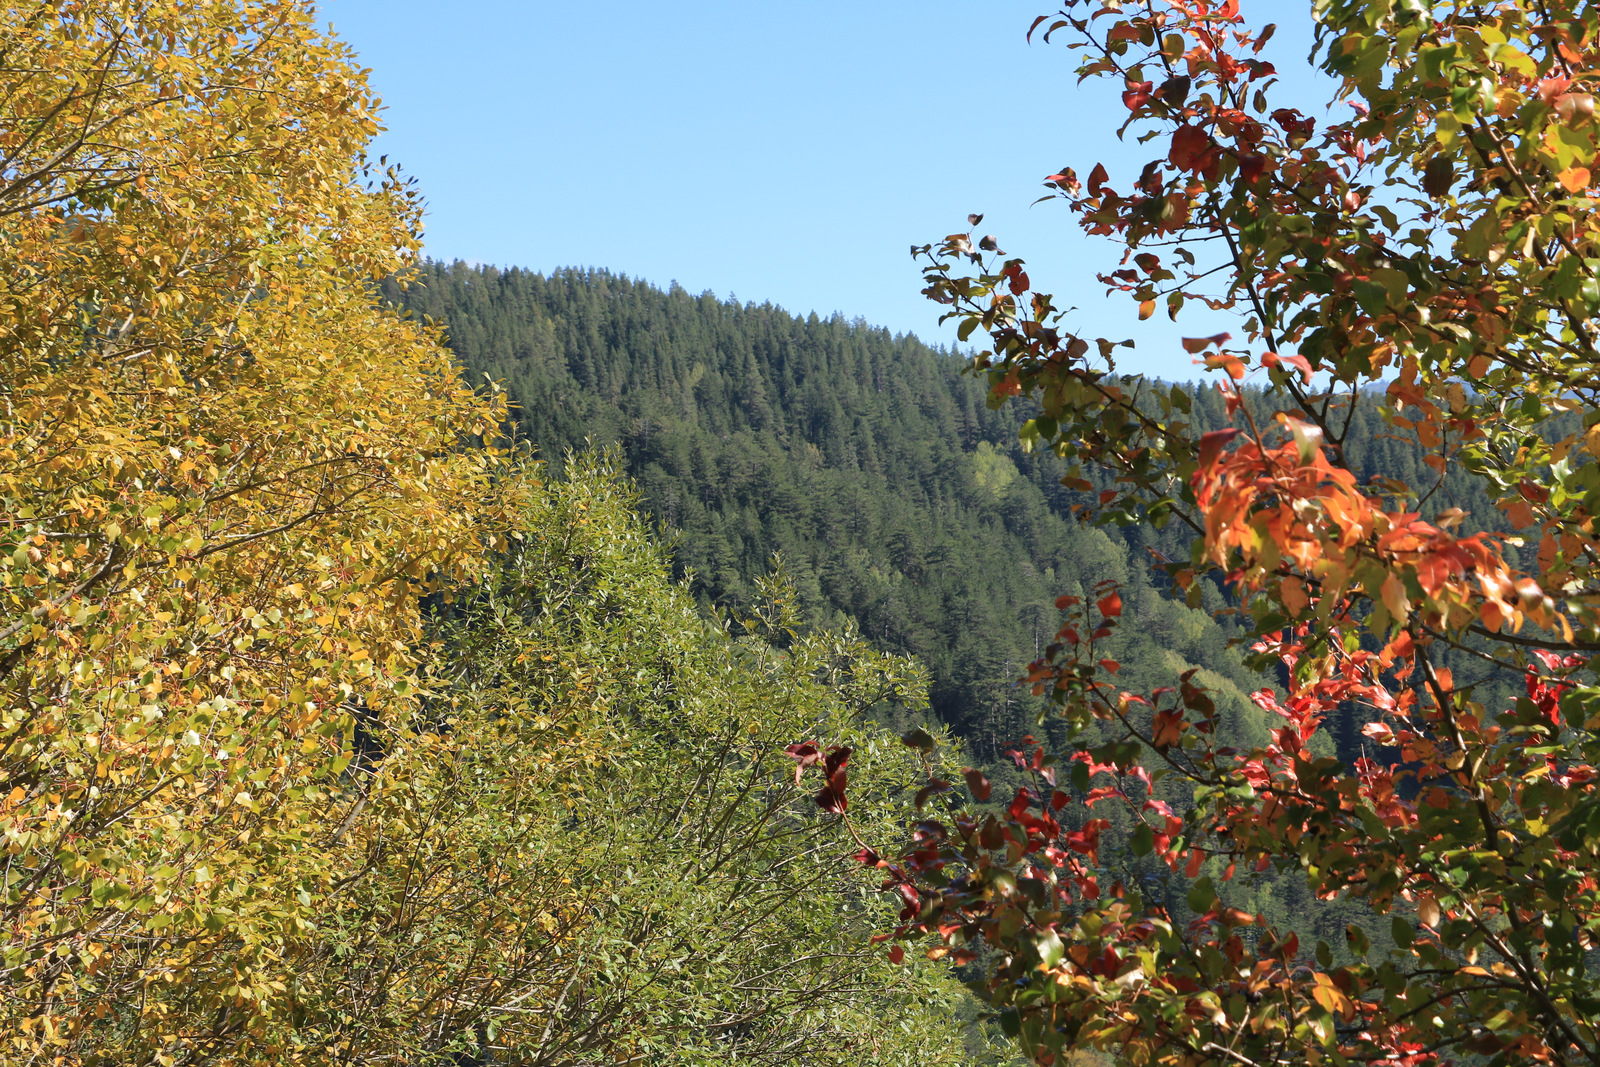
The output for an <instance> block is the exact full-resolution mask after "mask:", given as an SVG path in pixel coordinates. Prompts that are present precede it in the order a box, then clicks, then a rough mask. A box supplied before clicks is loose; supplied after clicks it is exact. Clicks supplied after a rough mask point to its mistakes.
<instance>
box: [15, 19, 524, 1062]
mask: <svg viewBox="0 0 1600 1067" xmlns="http://www.w3.org/2000/svg"><path fill="white" fill-rule="evenodd" d="M313 15H314V11H313V9H312V7H311V5H310V4H308V3H301V2H296V0H259V2H257V0H205V2H189V0H83V2H73V0H49V2H37V0H24V2H22V3H17V4H11V5H8V6H6V7H5V9H4V10H3V11H0V699H3V704H0V847H3V850H4V855H3V857H0V862H3V866H0V1061H4V1062H12V1063H30V1062H34V1063H49V1062H96V1061H99V1062H112V1061H114V1062H118V1063H162V1064H173V1063H196V1062H206V1061H217V1060H230V1059H231V1060H235V1061H238V1062H243V1061H247V1060H250V1059H252V1058H272V1057H275V1056H279V1055H287V1053H286V1052H285V1050H284V1049H282V1048H279V1047H276V1046H274V1045H273V1044H272V1040H273V1039H272V1037H271V1035H272V1034H273V1033H276V1032H279V1030H280V1029H282V1028H283V1027H288V1028H290V1029H292V1025H293V1021H294V1017H295V1012H296V1011H297V1010H299V1008H298V1006H297V1005H296V1003H295V994H294V990H293V989H292V988H289V986H290V984H291V983H289V982H286V977H289V976H292V974H293V972H294V966H295V964H294V958H293V957H294V954H295V953H296V952H298V951H300V949H299V948H298V947H297V946H298V945H299V944H300V943H301V941H302V940H303V939H305V938H307V937H309V936H310V934H311V933H312V932H314V928H315V925H316V921H317V920H316V915H317V913H318V911H319V909H325V908H326V906H327V902H328V900H329V899H330V895H331V894H336V893H337V892H338V890H339V879H340V878H341V877H349V874H348V872H345V873H341V871H342V868H341V867H340V866H339V863H340V861H339V860H338V858H337V857H338V850H337V849H336V848H334V847H333V845H334V844H336V843H337V840H338V838H339V835H340V833H341V832H342V829H343V828H344V827H345V826H346V825H347V824H348V823H349V822H351V821H352V820H354V819H356V818H357V817H358V816H359V815H360V813H361V810H362V807H361V805H362V803H363V800H362V796H363V794H362V790H361V788H360V783H361V777H360V774H359V771H358V770H356V769H352V768H350V767H349V764H350V761H351V760H352V758H353V757H359V755H360V752H361V742H362V738H363V736H364V734H363V729H362V727H361V722H362V721H363V720H367V721H374V722H381V721H384V720H385V717H386V716H387V717H390V718H392V717H393V716H395V715H402V716H414V715H415V714H416V709H417V707H418V706H419V705H418V704H417V702H416V701H415V698H414V696H413V695H411V694H410V693H409V692H408V689H409V686H410V684H411V683H410V682H409V681H408V680H409V679H410V678H411V677H412V674H413V670H412V668H413V658H412V657H413V654H412V651H411V649H412V643H413V641H414V639H415V634H416V632H417V622H418V615H417V611H418V608H417V604H418V596H419V593H421V592H423V591H424V590H425V589H426V588H428V587H429V586H430V584H432V583H435V582H438V581H441V580H448V579H450V578H451V577H452V576H453V572H454V571H455V570H456V569H457V568H459V567H460V566H462V565H463V561H469V560H471V559H472V558H474V557H475V556H476V555H477V554H478V553H479V552H480V550H481V549H482V548H483V547H485V546H483V545H481V544H479V543H478V542H479V541H480V540H481V539H482V536H483V535H481V534H480V533H478V531H480V530H482V529H485V528H491V527H486V526H484V525H483V524H482V522H481V519H482V516H481V515H480V514H478V512H479V511H480V510H481V508H483V507H484V506H485V504H484V501H485V500H486V499H487V498H486V496H485V494H484V492H483V489H484V486H485V485H486V484H487V482H488V480H489V479H488V476H489V474H491V473H492V472H493V468H494V465H495V464H496V462H497V460H496V457H495V455H494V453H493V451H492V450H485V449H481V448H479V449H464V448H462V447H461V444H462V442H463V441H464V440H467V439H470V438H472V437H474V436H481V435H483V434H485V433H486V432H492V431H493V428H494V427H495V426H496V425H497V424H498V422H499V420H500V418H501V412H500V411H499V410H498V409H497V406H496V405H495V404H494V403H493V402H488V401H481V400H479V399H476V398H474V396H473V395H472V393H471V392H470V391H469V390H468V389H467V388H466V387H465V386H464V385H463V384H462V383H461V381H460V379H459V377H458V375H457V373H456V372H455V370H454V368H453V367H452V365H451V363H450V361H449V359H448V358H447V357H446V355H445V354H444V353H443V351H442V350H441V348H440V347H439V346H438V344H437V339H436V338H434V337H431V336H429V335H428V333H427V332H426V331H424V330H422V329H419V328H418V327H416V326H415V325H412V324H410V323H407V322H405V321H402V320H401V319H400V318H399V317H398V316H396V315H395V314H393V313H392V312H389V311H385V310H381V309H379V308H378V307H377V306H376V304H375V303H374V301H373V300H372V299H371V296H370V294H371V284H372V281H373V279H376V278H379V277H382V276H386V275H389V274H391V273H393V272H394V271H396V270H400V269H403V268H404V266H405V264H406V263H407V262H408V260H409V259H410V258H411V257H412V256H413V254H414V252H415V249H416V248H417V238H416V233H417V230H418V218H417V216H418V204H417V202H416V199H415V196H414V194H413V193H412V191H411V190H410V189H409V187H408V186H407V184H406V183H405V182H404V181H403V180H401V179H400V178H399V177H398V176H397V175H396V174H395V173H394V172H392V171H390V172H384V171H382V170H380V169H377V168H374V167H373V166H372V165H370V164H369V163H368V161H367V159H366V157H365V154H364V151H365V146H366V145H367V143H368V142H369V140H370V139H371V138H372V136H373V135H374V134H375V133H376V132H377V130H378V128H379V127H378V118H377V101H376V99H375V98H374V97H373V96H372V94H371V93H370V91H369V90H368V88H367V86H366V84H365V81H364V77H363V71H362V70H361V69H360V68H359V67H358V66H356V65H355V63H354V62H353V61H352V57H351V55H350V53H349V52H348V50H347V49H346V48H345V46H343V45H341V44H339V43H338V42H337V41H334V40H332V39H330V38H329V37H327V36H325V35H323V34H321V33H319V32H318V31H317V30H316V29H315V26H314V24H313ZM423 747H425V746H423ZM394 906H395V907H402V906H405V902H404V901H396V902H395V904H394ZM290 1051H292V1050H290ZM318 1055H332V1056H334V1057H337V1050H322V1051H321V1052H319V1053H318Z"/></svg>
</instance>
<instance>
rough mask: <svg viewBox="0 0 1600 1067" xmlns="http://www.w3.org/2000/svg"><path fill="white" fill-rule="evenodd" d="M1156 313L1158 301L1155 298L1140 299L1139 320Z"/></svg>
mask: <svg viewBox="0 0 1600 1067" xmlns="http://www.w3.org/2000/svg"><path fill="white" fill-rule="evenodd" d="M1155 313H1156V302H1155V301H1154V300H1141V301H1139V320H1140V321H1141V322H1142V321H1144V320H1145V319H1148V318H1149V317H1150V316H1151V315H1154V314H1155Z"/></svg>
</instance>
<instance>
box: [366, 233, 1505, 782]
mask: <svg viewBox="0 0 1600 1067" xmlns="http://www.w3.org/2000/svg"><path fill="white" fill-rule="evenodd" d="M384 295H385V297H386V298H387V299H389V300H391V301H393V302H395V303H397V304H399V305H400V306H402V307H405V308H407V309H409V310H411V311H412V312H413V313H415V314H417V315H425V316H427V317H429V318H431V319H433V320H434V321H436V322H437V323H439V324H441V325H442V326H443V327H444V329H445V338H446V342H447V344H448V345H449V346H450V348H451V349H452V350H453V352H454V353H455V355H456V357H457V358H458V359H459V360H460V361H461V364H462V366H463V368H464V372H465V374H466V375H467V377H468V379H469V381H472V382H474V383H476V384H479V385H483V384H484V383H485V382H486V381H493V382H498V383H500V384H501V385H502V386H503V387H504V389H505V390H506V393H507V396H508V399H509V401H510V403H511V405H512V415H511V417H512V420H513V422H514V427H515V432H516V433H517V434H519V435H520V436H522V437H523V438H525V439H526V440H527V441H529V442H531V443H533V444H534V445H535V447H536V448H537V450H538V453H539V454H540V455H541V456H543V457H544V458H545V459H546V460H547V461H549V462H552V463H554V464H557V465H559V463H560V461H561V458H562V457H563V456H564V455H565V454H566V453H567V452H568V451H571V450H583V449H585V448H590V447H607V446H614V447H616V448H618V449H620V451H621V453H622V456H623V458H624V463H623V465H624V468H625V470H626V471H627V473H628V474H629V476H630V477H632V478H633V479H634V480H635V482H636V483H637V485H638V487H639V491H640V493H641V500H642V504H643V507H644V508H645V509H646V510H647V511H648V513H649V514H650V515H651V516H652V517H653V520H654V522H655V525H656V527H657V529H658V530H659V531H660V533H661V535H662V536H664V537H665V538H667V539H668V541H669V542H670V546H671V553H672V560H673V566H674V570H675V573H676V574H677V575H678V576H679V577H680V578H681V577H684V576H692V579H693V581H692V588H693V589H694V591H695V593H696V595H697V596H698V598H699V599H700V601H701V603H702V605H703V606H706V607H711V606H715V607H718V608H722V609H727V610H732V611H735V612H737V611H739V610H742V609H746V608H747V607H748V605H749V604H750V603H751V599H752V597H753V595H754V589H755V582H756V581H757V579H759V578H761V577H763V576H765V575H766V574H767V573H768V572H769V571H770V570H771V569H772V567H773V565H774V559H775V558H776V559H780V560H781V563H782V567H783V569H784V572H785V574H786V575H787V577H788V578H789V579H790V580H791V581H792V582H793V583H794V586H795V588H796V589H797V591H798V596H799V600H800V605H801V610H802V613H803V615H804V617H805V618H806V619H807V620H808V621H809V622H810V623H812V624H813V625H825V626H837V625H839V624H841V623H842V622H844V621H846V620H848V621H850V622H853V623H854V624H855V625H857V626H858V627H859V628H860V630H861V631H862V633H863V634H864V635H865V636H866V637H867V638H868V639H869V640H870V641H872V643H873V644H874V645H876V646H877V647H879V648H881V649H884V650H886V651H892V652H896V653H900V654H906V655H913V656H915V657H916V658H917V659H918V660H919V661H921V662H922V663H923V664H925V665H926V666H927V667H928V669H929V671H930V673H931V677H932V686H931V694H930V696H931V702H932V707H933V710H934V712H935V714H936V715H937V716H938V717H939V719H940V720H941V721H943V722H944V723H946V724H948V725H949V726H950V727H951V728H952V730H954V731H955V733H956V734H957V735H958V736H961V737H963V738H964V739H966V740H967V742H968V744H969V746H970V747H971V748H972V750H973V752H974V754H975V755H976V756H977V757H979V758H980V759H982V760H983V761H985V762H986V763H989V764H995V763H997V762H1003V754H1004V752H1005V751H1006V750H1007V749H1008V748H1010V747H1011V746H1012V745H1014V744H1016V743H1018V741H1019V740H1020V738H1022V737H1023V736H1024V735H1026V734H1028V733H1029V732H1031V731H1034V730H1035V729H1036V725H1037V724H1036V719H1037V716H1038V713H1039V711H1040V709H1041V708H1042V706H1043V705H1042V703H1041V702H1039V701H1036V700H1034V699H1032V698H1030V697H1029V696H1028V694H1027V691H1026V690H1025V689H1019V688H1018V687H1017V686H1016V681H1017V679H1018V678H1019V677H1020V676H1021V675H1022V674H1023V673H1025V667H1026V665H1027V664H1028V663H1029V662H1031V661H1032V660H1034V659H1036V658H1037V657H1038V656H1039V654H1040V651H1041V649H1042V648H1043V647H1044V646H1045V645H1047V644H1049V642H1050V641H1051V640H1052V637H1053V635H1054V633H1055V631H1056V629H1057V627H1058V625H1059V622H1060V619H1059V612H1058V611H1057V610H1056V608H1055V599H1056V598H1057V597H1058V596H1059V595H1061V594H1063V593H1065V594H1079V595H1081V594H1082V593H1083V591H1084V590H1085V589H1087V588H1089V587H1092V586H1093V585H1094V583H1096V582H1099V581H1102V580H1105V579H1114V580H1116V581H1117V582H1119V583H1121V584H1122V585H1123V586H1124V593H1123V595H1124V597H1125V599H1127V601H1128V602H1129V605H1130V608H1129V610H1130V611H1131V612H1132V613H1133V614H1134V617H1135V620H1136V623H1137V624H1136V625H1132V626H1128V627H1126V628H1125V629H1124V630H1123V631H1122V632H1121V633H1120V634H1119V635H1118V638H1117V642H1118V644H1117V647H1116V649H1115V655H1116V658H1117V660H1118V661H1119V662H1120V664H1121V666H1122V672H1123V674H1124V675H1125V676H1126V677H1128V678H1129V679H1130V680H1131V681H1132V682H1134V683H1139V684H1150V685H1155V684H1159V682H1158V681H1157V679H1159V678H1162V677H1170V676H1171V674H1172V672H1173V670H1174V668H1175V667H1177V668H1178V669H1183V666H1184V665H1196V666H1200V667H1202V668H1204V669H1205V671H1206V674H1205V675H1204V677H1205V678H1206V679H1207V680H1208V682H1209V684H1212V685H1214V686H1216V687H1217V688H1218V689H1219V690H1220V691H1221V693H1222V694H1223V696H1222V699H1223V700H1224V702H1225V703H1226V704H1227V705H1228V706H1229V707H1230V709H1232V713H1233V714H1234V715H1235V716H1237V717H1238V718H1239V719H1240V720H1241V721H1244V720H1253V719H1255V718H1257V716H1258V715H1259V712H1257V710H1256V709H1255V708H1254V707H1253V706H1251V705H1250V704H1249V702H1248V701H1247V700H1246V699H1245V694H1246V693H1248V692H1250V691H1251V690H1253V689H1256V688H1259V687H1260V686H1262V685H1264V684H1273V683H1276V682H1277V681H1279V679H1277V678H1273V677H1265V678H1264V677H1261V676H1259V675H1256V674H1254V673H1253V672H1251V671H1249V670H1247V669H1245V668H1244V666H1243V661H1242V658H1241V656H1240V650H1239V649H1237V648H1231V647H1230V646H1229V638H1230V636H1232V635H1233V633H1234V631H1233V630H1231V629H1230V628H1229V626H1228V624H1227V622H1226V619H1224V620H1223V622H1222V623H1221V624H1219V623H1218V622H1217V621H1216V620H1215V619H1214V618H1212V617H1211V615H1210V614H1209V613H1207V612H1202V611H1191V610H1189V609H1188V608H1187V607H1185V605H1184V604H1183V603H1182V602H1181V599H1182V597H1181V593H1176V591H1174V590H1173V589H1172V588H1171V586H1170V583H1169V582H1167V581H1166V579H1165V576H1164V575H1162V574H1159V573H1156V572H1154V571H1153V570H1152V568H1151V566H1150V564H1151V563H1152V562H1153V560H1154V559H1155V558H1156V557H1155V556H1154V555H1153V553H1160V554H1162V555H1164V556H1168V557H1173V556H1187V554H1188V544H1189V535H1190V531H1188V530H1185V529H1181V528H1179V527H1178V526H1177V524H1173V525H1172V526H1170V527H1169V528H1167V529H1166V530H1157V529H1154V528H1152V527H1151V526H1149V525H1148V524H1129V525H1122V524H1118V523H1115V522H1110V523H1105V524H1103V525H1099V526H1094V525H1087V524H1085V523H1083V522H1080V521H1079V517H1078V515H1077V513H1076V512H1075V509H1081V508H1085V507H1090V506H1092V505H1093V503H1094V502H1095V500H1096V498H1097V497H1098V494H1099V492H1100V491H1101V490H1102V489H1106V488H1109V487H1110V486H1112V485H1113V484H1114V483H1113V482H1111V481H1110V480H1109V478H1108V477H1107V476H1106V475H1105V474H1104V473H1102V472H1097V471H1087V472H1084V473H1085V476H1086V478H1087V479H1088V480H1090V481H1091V484H1092V488H1091V489H1090V490H1089V491H1074V490H1072V489H1069V488H1066V487H1064V486H1063V485H1062V484H1061V479H1062V475H1063V474H1064V473H1065V472H1066V468H1065V466H1064V465H1063V464H1062V463H1061V462H1060V461H1059V460H1057V459H1056V458H1055V457H1054V456H1053V455H1051V454H1049V453H1047V452H1046V453H1040V452H1029V451H1027V450H1025V449H1024V448H1023V447H1022V445H1021V443H1020V441H1019V438H1018V431H1019V429H1020V428H1021V426H1022V423H1023V421H1024V419H1026V418H1027V417H1028V414H1029V412H1028V411H1027V410H1026V409H1020V410H1019V408H1018V407H1017V406H1016V405H1008V406H1006V407H1003V408H1000V409H998V410H995V409H991V408H990V407H989V406H988V405H987V404H986V403H985V399H986V390H985V388H984V386H983V385H982V383H981V382H980V381H978V380H977V379H975V378H973V377H972V376H971V375H969V374H966V373H963V372H964V369H965V367H966V366H967V363H966V360H965V359H964V358H962V357H960V356H958V355H956V354H953V353H950V352H948V351H944V350H939V349H935V348H931V347H929V346H927V345H924V344H922V343H920V342H919V341H917V340H916V339H915V338H912V337H903V336H901V337H896V336H891V335H890V334H889V333H888V331H886V330H883V329H879V328H874V327H872V326H870V325H868V324H866V323H863V322H860V321H856V322H849V321H846V320H844V319H843V318H842V317H839V316H834V317H832V318H827V319H824V318H820V317H818V316H817V315H815V314H813V315H810V316H807V317H800V316H796V315H791V314H789V313H787V312H785V311H783V310H782V309H779V308H777V307H774V306H772V305H770V304H760V305H758V304H741V303H739V302H737V301H733V300H728V301H724V300H720V299H718V298H716V297H714V296H713V295H711V294H709V293H707V294H701V295H699V296H695V295H693V294H690V293H688V292H686V291H685V290H683V289H682V288H680V287H676V286H674V287H671V288H669V289H666V290H663V289H660V288H657V287H655V286H653V285H650V284H648V283H646V282H641V281H638V280H635V279H629V278H627V277H624V276H620V275H615V274H610V273H607V272H604V271H579V270H569V271H560V272H557V273H555V274H553V275H551V276H548V277H546V276H544V275H541V274H538V273H535V272H531V271H525V270H519V269H508V270H501V269H497V268H494V267H487V266H480V267H469V266H467V265H465V264H459V263H457V264H453V265H450V264H442V263H436V262H435V263H429V264H426V265H425V266H424V267H423V269H422V270H421V271H420V272H419V275H418V277H417V279H416V280H415V281H414V282H413V283H412V284H411V285H410V286H409V287H408V288H406V289H404V290H402V289H401V288H400V287H399V286H396V285H394V284H393V283H388V284H387V286H386V289H385V294H384ZM1350 417H1351V420H1352V433H1351V434H1350V438H1349V440H1350V445H1349V449H1350V452H1351V461H1352V463H1353V465H1354V466H1355V467H1356V469H1357V470H1358V471H1359V472H1360V473H1361V476H1362V477H1363V478H1364V479H1365V480H1368V481H1371V480H1373V479H1392V480H1394V481H1396V482H1398V483H1401V484H1403V485H1406V486H1416V487H1430V486H1434V485H1435V484H1436V483H1437V489H1436V491H1434V492H1433V493H1432V494H1431V496H1430V498H1429V499H1428V501H1427V503H1426V507H1427V510H1428V512H1429V513H1430V514H1431V513H1436V512H1438V511H1441V510H1444V509H1446V508H1450V507H1458V508H1461V509H1462V510H1463V511H1465V512H1467V513H1468V515H1469V517H1470V521H1472V522H1476V523H1484V524H1489V525H1493V524H1494V523H1495V521H1496V515H1497V513H1496V511H1495V509H1494V508H1493V506H1492V505H1491V504H1490V502H1489V500H1488V498H1487V497H1486V496H1484V495H1483V492H1482V489H1481V488H1480V487H1479V486H1478V485H1477V484H1476V483H1474V482H1473V481H1472V480H1471V479H1467V478H1464V477H1461V476H1459V475H1456V476H1452V477H1446V478H1441V477H1440V475H1439V474H1438V473H1437V472H1435V471H1434V470H1433V469H1432V468H1430V467H1429V466H1427V465H1426V464H1425V463H1424V462H1422V460H1421V458H1420V457H1419V455H1418V452H1417V450H1416V448H1415V447H1414V444H1413V443H1412V442H1410V441H1407V440H1404V439H1402V438H1400V437H1398V436H1396V431H1395V429H1394V428H1393V427H1392V426H1390V425H1389V424H1387V423H1385V422H1384V421H1383V420H1382V418H1381V415H1380V412H1379V398H1377V397H1374V398H1373V399H1372V402H1371V403H1364V404H1361V405H1358V406H1357V407H1356V409H1355V411H1354V412H1352V413H1351V416H1350ZM1190 418H1191V419H1192V421H1193V422H1194V423H1195V424H1197V425H1198V426H1199V427H1201V428H1203V429H1209V428H1214V427H1218V426H1223V425H1226V424H1227V417H1226V413H1225V408H1224V401H1223V398H1222V397H1221V396H1220V395H1219V394H1217V393H1216V392H1214V391H1212V390H1203V391H1202V390H1197V391H1195V395H1194V401H1193V411H1192V413H1191V415H1190ZM1198 592H1200V593H1201V595H1202V596H1203V597H1204V603H1203V604H1196V606H1197V607H1199V606H1203V607H1208V608H1212V609H1215V608H1217V607H1219V606H1221V605H1223V604H1224V603H1225V601H1224V593H1223V591H1222V590H1220V589H1219V588H1218V587H1217V586H1216V585H1215V584H1213V583H1212V582H1210V581H1209V580H1208V581H1205V582H1203V583H1202V586H1201V589H1200V590H1198ZM1363 721H1364V720H1362V719H1360V718H1358V717H1357V715H1356V714H1355V713H1354V712H1352V714H1351V715H1349V716H1347V717H1345V718H1344V719H1342V720H1340V721H1337V722H1334V723H1331V724H1330V725H1331V727H1332V733H1333V737H1334V739H1335V741H1336V742H1337V746H1338V749H1339V751H1340V755H1341V756H1342V757H1344V758H1346V759H1350V760H1353V759H1355V758H1356V757H1357V756H1358V755H1359V754H1360V752H1361V751H1362V747H1361V746H1362V741H1361V738H1360V735H1359V728H1360V726H1361V725H1362V724H1363Z"/></svg>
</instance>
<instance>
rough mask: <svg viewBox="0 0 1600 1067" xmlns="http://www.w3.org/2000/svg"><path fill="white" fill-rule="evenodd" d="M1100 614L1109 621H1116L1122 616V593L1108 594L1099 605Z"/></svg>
mask: <svg viewBox="0 0 1600 1067" xmlns="http://www.w3.org/2000/svg"><path fill="white" fill-rule="evenodd" d="M1099 607H1100V614H1102V615H1104V616H1105V617H1106V618H1108V619H1114V618H1116V617H1117V616H1118V615H1121V614H1122V595H1121V594H1120V593H1110V594H1107V595H1106V597H1105V598H1104V599H1102V600H1101V601H1100V603H1099Z"/></svg>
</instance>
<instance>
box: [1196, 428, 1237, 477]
mask: <svg viewBox="0 0 1600 1067" xmlns="http://www.w3.org/2000/svg"><path fill="white" fill-rule="evenodd" d="M1238 436H1239V431H1238V430H1234V429H1227V430H1212V431H1211V432H1210V433H1205V434H1201V435H1200V455H1199V461H1200V469H1201V470H1202V471H1206V470H1209V469H1210V468H1211V467H1212V466H1213V465H1215V463H1216V462H1217V457H1218V456H1220V455H1222V450H1223V449H1224V448H1226V447H1227V445H1228V442H1229V441H1232V440H1233V439H1234V438H1235V437H1238Z"/></svg>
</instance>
